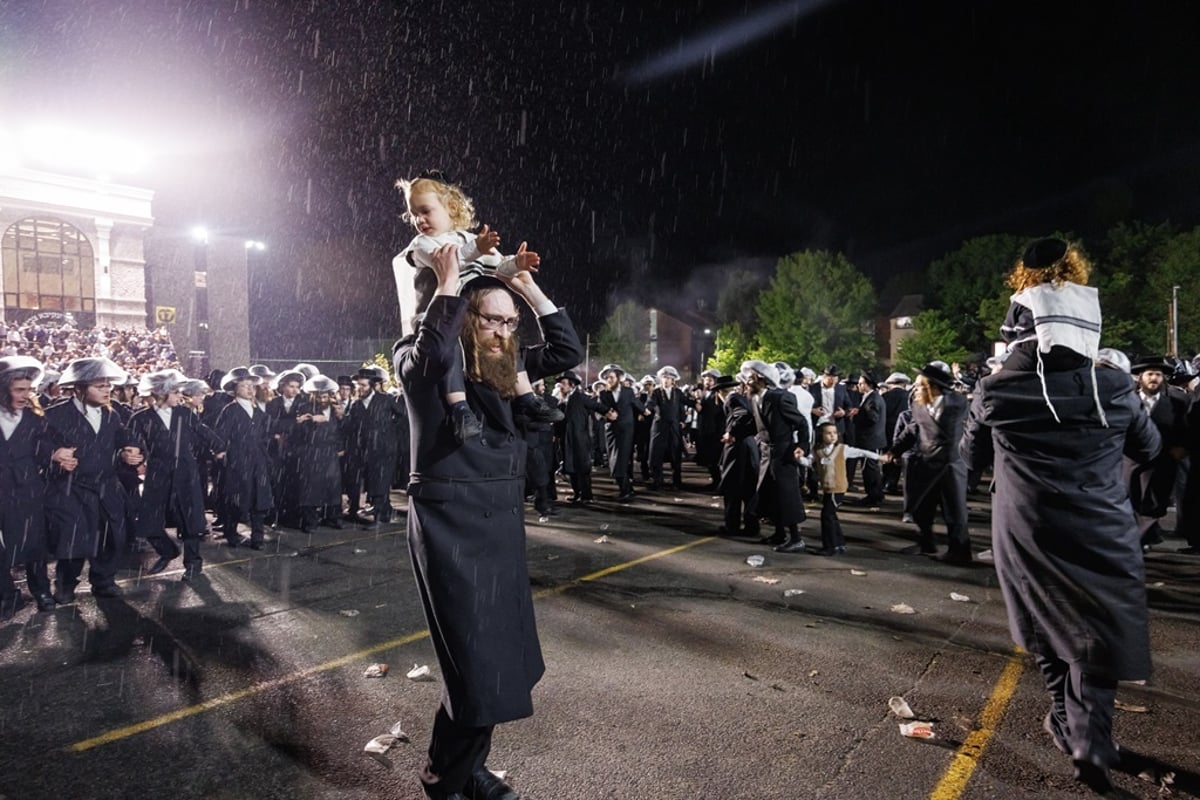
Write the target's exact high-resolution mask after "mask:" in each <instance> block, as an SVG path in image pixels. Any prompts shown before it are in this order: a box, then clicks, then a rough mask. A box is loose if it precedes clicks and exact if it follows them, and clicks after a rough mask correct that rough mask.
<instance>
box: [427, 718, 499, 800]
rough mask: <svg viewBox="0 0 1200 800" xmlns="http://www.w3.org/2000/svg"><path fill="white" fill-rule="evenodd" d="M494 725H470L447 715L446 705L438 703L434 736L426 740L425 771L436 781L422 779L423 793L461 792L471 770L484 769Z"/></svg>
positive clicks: (434, 722) (446, 794) (437, 794)
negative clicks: (427, 743)
mask: <svg viewBox="0 0 1200 800" xmlns="http://www.w3.org/2000/svg"><path fill="white" fill-rule="evenodd" d="M494 728H495V726H494V725H487V726H485V727H482V728H471V727H467V726H465V725H459V724H458V723H456V722H455V721H454V720H452V719H450V715H449V714H448V713H446V707H445V706H439V707H438V712H437V716H435V717H434V718H433V737H432V739H431V740H430V742H429V766H428V768H427V771H428V772H430V773H432V775H431V777H435V778H437V780H436V781H435V782H432V783H431V782H429V781H427V780H423V781H422V782H423V783H424V784H425V793H426V794H427V795H429V796H430V797H433V798H439V797H447V796H449V795H452V794H454V793H455V792H462V790H463V788H464V787H465V786H466V785H467V779H468V778H470V777H471V773H472V772H474V771H475V770H478V769H483V768H484V764H485V763H486V762H487V757H488V753H490V752H491V750H492V730H493V729H494Z"/></svg>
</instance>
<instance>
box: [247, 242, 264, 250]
mask: <svg viewBox="0 0 1200 800" xmlns="http://www.w3.org/2000/svg"><path fill="white" fill-rule="evenodd" d="M246 249H247V250H266V249H267V243H266V242H257V241H254V240H253V239H247V240H246Z"/></svg>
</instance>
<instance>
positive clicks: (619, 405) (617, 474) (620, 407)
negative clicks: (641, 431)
mask: <svg viewBox="0 0 1200 800" xmlns="http://www.w3.org/2000/svg"><path fill="white" fill-rule="evenodd" d="M600 404H601V405H602V406H604V410H605V412H608V411H616V412H617V418H616V419H613V420H608V421H607V422H606V423H605V426H604V442H605V446H606V448H607V450H608V471H609V473H611V474H612V476H613V477H614V478H632V477H633V475H632V474H631V473H630V471H629V470H630V465H631V464H632V463H633V435H634V427H635V425H636V421H637V419H638V418H639V417H641V416H642V415H643V414H645V413H646V407H645V406H644V405H643V404H642V402H641V401H640V400H638V398H637V395H635V394H634V392H633V389H630V388H629V387H628V386H619V387H617V391H616V394H615V395H614V394H613V393H612V392H610V391H609V390H608V389H601V390H600Z"/></svg>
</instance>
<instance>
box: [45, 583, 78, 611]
mask: <svg viewBox="0 0 1200 800" xmlns="http://www.w3.org/2000/svg"><path fill="white" fill-rule="evenodd" d="M51 599H53V600H54V602H56V603H58V604H59V605H60V606H73V605H75V587H74V586H72V587H71V588H70V589H55V590H54V594H53V595H52V596H51Z"/></svg>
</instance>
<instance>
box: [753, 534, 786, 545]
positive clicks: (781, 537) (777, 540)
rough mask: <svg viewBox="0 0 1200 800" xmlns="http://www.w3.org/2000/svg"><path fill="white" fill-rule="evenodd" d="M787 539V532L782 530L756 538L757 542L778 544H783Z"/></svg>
mask: <svg viewBox="0 0 1200 800" xmlns="http://www.w3.org/2000/svg"><path fill="white" fill-rule="evenodd" d="M787 540H788V537H787V534H786V533H784V532H783V531H776V532H775V533H773V534H771V535H770V536H764V537H762V538H761V539H759V540H758V543H759V544H769V545H779V544H784V543H786V542H787Z"/></svg>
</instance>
